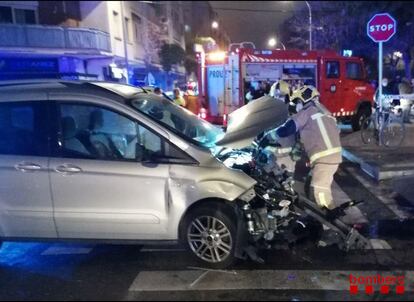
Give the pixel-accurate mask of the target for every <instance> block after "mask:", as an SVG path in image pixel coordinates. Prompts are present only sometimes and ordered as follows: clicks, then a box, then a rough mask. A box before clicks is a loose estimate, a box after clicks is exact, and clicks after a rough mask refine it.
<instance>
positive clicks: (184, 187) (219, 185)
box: [163, 167, 255, 240]
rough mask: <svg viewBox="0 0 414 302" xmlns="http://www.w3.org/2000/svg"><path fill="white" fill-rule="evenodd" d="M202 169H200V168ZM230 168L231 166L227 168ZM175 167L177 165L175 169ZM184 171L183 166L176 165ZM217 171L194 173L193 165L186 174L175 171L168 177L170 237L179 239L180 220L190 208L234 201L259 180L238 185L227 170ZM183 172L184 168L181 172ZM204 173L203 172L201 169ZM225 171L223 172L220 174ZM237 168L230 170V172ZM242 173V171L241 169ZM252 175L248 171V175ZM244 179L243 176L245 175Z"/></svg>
mask: <svg viewBox="0 0 414 302" xmlns="http://www.w3.org/2000/svg"><path fill="white" fill-rule="evenodd" d="M198 169H200V168H199V167H198ZM226 169H227V168H226ZM172 170H174V167H173V168H172ZM176 170H181V168H178V167H177V168H176ZM219 170H220V171H217V172H216V173H214V174H211V173H208V174H209V175H210V176H205V177H203V176H202V175H200V174H197V175H194V174H192V173H191V172H192V169H191V168H189V169H188V170H187V171H186V172H187V173H186V174H185V175H186V176H185V177H184V176H183V175H182V174H181V173H178V172H179V171H175V172H177V174H176V173H174V172H172V171H171V173H170V178H169V180H168V187H169V194H168V195H169V198H170V200H169V205H170V206H169V213H168V214H167V216H168V217H169V222H168V227H167V238H163V239H168V240H176V239H178V228H177V226H178V225H179V224H180V221H181V219H182V217H183V216H184V214H185V213H186V211H187V209H188V208H189V207H190V206H191V205H193V204H195V203H197V202H199V201H202V200H212V199H220V200H224V201H228V202H234V201H235V200H236V199H237V198H238V197H240V196H241V195H242V194H244V193H245V192H247V191H248V190H249V189H250V188H251V187H253V186H254V184H255V181H254V180H253V179H251V181H249V180H248V181H247V182H246V180H247V179H246V180H245V181H243V182H244V186H241V185H240V184H236V183H234V181H233V177H235V176H236V177H237V176H238V173H236V175H233V177H230V178H229V177H227V176H226V177H223V176H224V174H226V172H224V171H222V169H219ZM181 172H182V171H181ZM198 172H200V171H198ZM220 172H222V173H220ZM232 172H235V171H232V170H231V171H230V173H232ZM237 172H238V171H237ZM244 175H245V176H246V177H248V176H247V175H246V174H244ZM242 178H243V177H242Z"/></svg>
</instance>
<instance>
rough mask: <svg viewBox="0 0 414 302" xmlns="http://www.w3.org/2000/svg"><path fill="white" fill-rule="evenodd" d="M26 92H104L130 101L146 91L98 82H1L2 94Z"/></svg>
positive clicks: (0, 90)
mask: <svg viewBox="0 0 414 302" xmlns="http://www.w3.org/2000/svg"><path fill="white" fill-rule="evenodd" d="M23 90H24V92H25V93H26V92H46V93H48V92H73V93H91V94H95V93H97V94H100V93H102V92H106V93H111V94H115V95H118V96H121V97H122V98H124V99H130V98H133V97H134V96H136V95H137V94H139V93H145V90H143V89H141V88H139V87H135V86H131V85H126V84H119V83H112V82H98V81H67V80H48V79H46V80H43V79H39V80H37V79H34V80H13V81H0V93H4V92H7V93H13V92H15V93H21V92H22V91H23Z"/></svg>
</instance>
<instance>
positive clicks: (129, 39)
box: [125, 18, 132, 43]
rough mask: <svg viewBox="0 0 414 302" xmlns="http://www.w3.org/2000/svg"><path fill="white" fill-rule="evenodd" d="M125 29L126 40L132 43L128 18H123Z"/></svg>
mask: <svg viewBox="0 0 414 302" xmlns="http://www.w3.org/2000/svg"><path fill="white" fill-rule="evenodd" d="M125 30H126V38H127V42H129V43H132V32H131V22H130V20H129V18H125Z"/></svg>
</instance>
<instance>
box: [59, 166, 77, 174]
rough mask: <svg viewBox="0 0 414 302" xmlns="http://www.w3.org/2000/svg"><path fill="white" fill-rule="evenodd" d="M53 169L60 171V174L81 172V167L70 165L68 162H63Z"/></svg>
mask: <svg viewBox="0 0 414 302" xmlns="http://www.w3.org/2000/svg"><path fill="white" fill-rule="evenodd" d="M55 170H56V172H58V173H62V174H74V173H80V172H82V169H81V168H79V167H77V166H74V165H70V164H63V165H60V166H57V167H56V169H55Z"/></svg>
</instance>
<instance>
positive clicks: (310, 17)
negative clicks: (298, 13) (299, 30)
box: [305, 1, 312, 50]
mask: <svg viewBox="0 0 414 302" xmlns="http://www.w3.org/2000/svg"><path fill="white" fill-rule="evenodd" d="M305 2H306V5H307V6H308V9H309V50H312V8H311V6H310V4H309V2H308V1H305Z"/></svg>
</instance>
